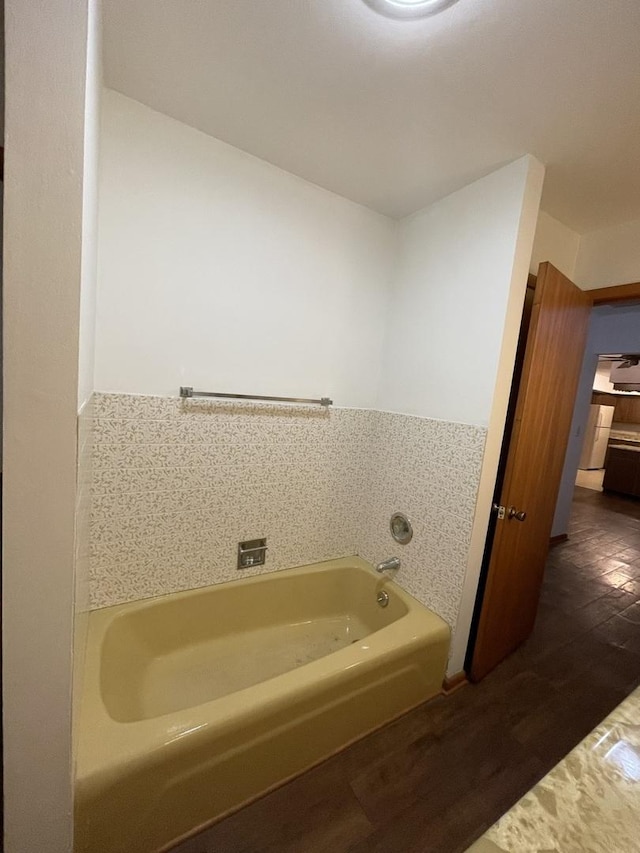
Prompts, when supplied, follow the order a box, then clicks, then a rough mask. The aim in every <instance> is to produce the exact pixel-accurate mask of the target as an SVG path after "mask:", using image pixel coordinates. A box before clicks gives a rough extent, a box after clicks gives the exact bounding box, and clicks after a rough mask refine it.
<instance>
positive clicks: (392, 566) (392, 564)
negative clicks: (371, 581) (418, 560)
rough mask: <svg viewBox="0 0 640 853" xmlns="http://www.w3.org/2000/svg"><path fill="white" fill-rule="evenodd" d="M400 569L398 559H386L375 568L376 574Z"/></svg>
mask: <svg viewBox="0 0 640 853" xmlns="http://www.w3.org/2000/svg"><path fill="white" fill-rule="evenodd" d="M399 568H400V557H387V559H386V560H383V561H382V562H381V563H378V565H377V566H376V572H390V571H397V570H398V569H399Z"/></svg>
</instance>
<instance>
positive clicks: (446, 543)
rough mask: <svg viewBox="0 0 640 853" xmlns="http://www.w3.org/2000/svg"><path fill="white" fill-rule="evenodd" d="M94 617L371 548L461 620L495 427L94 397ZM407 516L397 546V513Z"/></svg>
mask: <svg viewBox="0 0 640 853" xmlns="http://www.w3.org/2000/svg"><path fill="white" fill-rule="evenodd" d="M92 426H93V452H92V468H93V470H92V483H93V485H92V506H91V531H90V539H91V543H90V554H91V556H90V598H91V607H92V608H97V607H106V606H109V605H112V604H118V603H121V602H125V601H131V600H136V599H140V598H146V597H150V596H154V595H161V594H165V593H168V592H174V591H178V590H183V589H191V588H195V587H199V586H205V585H208V584H211V583H219V582H222V581H227V580H236V579H237V578H238V571H237V569H236V550H237V543H238V542H239V541H241V540H243V539H252V538H257V537H261V536H266V537H267V538H268V545H269V551H268V557H267V563H266V566H264V567H263V568H260V569H249V570H245V571H244V572H243V576H245V575H247V574H252V573H256V572H259V571H274V570H277V569H281V568H287V567H291V566H296V565H302V564H305V563H313V562H318V561H320V560H328V559H332V558H334V557H342V556H347V555H350V554H356V553H358V554H361V555H362V556H364V557H365V558H366V559H369V560H371V561H374V562H375V561H377V560H380V559H382V558H384V557H387V556H390V555H392V554H398V555H399V556H400V557H401V558H402V560H403V568H402V570H401V572H400V574H399V576H398V577H397V581H398V582H399V583H401V584H402V585H403V586H404V587H405V588H406V589H407V590H408V591H409V592H411V593H412V594H413V595H415V596H416V597H417V598H419V599H420V600H422V601H423V602H424V603H425V604H427V606H429V607H431V608H432V609H434V610H436V612H438V613H440V614H441V615H442V616H443V617H444V618H445V619H447V621H448V622H449V623H450V624H451V625H452V626H453V624H454V623H455V618H456V615H457V607H458V602H459V598H460V591H461V587H462V581H463V577H464V571H465V567H466V557H467V550H468V544H469V536H470V531H471V524H472V521H473V513H474V507H475V497H476V492H477V486H478V481H479V475H480V465H481V461H482V454H483V449H484V439H485V433H486V431H485V430H484V429H483V428H480V427H474V426H468V425H465V424H450V423H446V422H443V421H434V420H430V419H427V418H418V417H413V416H406V415H398V414H388V413H384V412H376V411H369V410H363V409H340V408H332V409H331V410H329V411H326V410H324V409H320V408H318V407H300V406H296V407H286V406H272V405H264V404H251V403H233V404H232V405H229V404H227V403H225V402H221V401H202V400H186V401H182V400H178V399H172V398H164V397H144V396H133V395H125V394H95V395H94V399H93V424H92ZM395 510H401V511H404V512H406V513H407V514H408V515H409V516H410V518H411V520H412V522H413V524H414V528H415V536H414V540H413V542H412V543H410V544H409V545H407V546H399V545H397V544H396V543H395V542H394V541H393V540H392V539H391V536H390V534H389V530H388V522H389V517H390V515H391V513H392V512H393V511H395Z"/></svg>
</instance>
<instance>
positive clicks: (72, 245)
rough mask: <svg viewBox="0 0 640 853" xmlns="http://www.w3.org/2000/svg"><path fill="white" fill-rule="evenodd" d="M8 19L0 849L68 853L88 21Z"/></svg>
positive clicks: (39, 7) (34, 9)
mask: <svg viewBox="0 0 640 853" xmlns="http://www.w3.org/2000/svg"><path fill="white" fill-rule="evenodd" d="M5 11H6V84H7V99H6V116H5V119H6V165H5V202H4V203H5V220H4V238H5V256H4V290H5V293H4V300H5V301H4V308H5V349H4V355H5V363H4V377H5V411H4V437H5V447H4V519H3V522H4V537H3V575H4V588H3V635H4V636H3V659H4V685H3V687H4V794H5V803H4V806H5V813H4V818H5V823H4V831H5V839H4V841H5V845H4V849H5V850H7V851H10V853H33V851H35V850H38V851H42V853H66V851H70V850H71V843H72V816H71V811H72V772H71V759H72V747H71V716H72V708H71V704H72V697H71V690H72V642H73V627H74V624H73V623H74V523H75V522H74V516H75V496H76V414H77V402H78V329H79V303H80V280H81V254H82V241H81V228H82V212H83V161H84V151H83V137H84V132H85V118H84V115H85V69H86V50H87V15H88V10H87V3H86V2H80V3H68V2H67V1H66V0H51V2H49V3H46V4H30V3H27V4H25V3H23V2H22V0H7V3H6V9H5Z"/></svg>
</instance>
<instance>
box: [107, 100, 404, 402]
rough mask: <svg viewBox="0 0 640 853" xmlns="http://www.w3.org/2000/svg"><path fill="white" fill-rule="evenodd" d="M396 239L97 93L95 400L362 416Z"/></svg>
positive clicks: (317, 193) (191, 134)
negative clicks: (235, 398)
mask: <svg viewBox="0 0 640 853" xmlns="http://www.w3.org/2000/svg"><path fill="white" fill-rule="evenodd" d="M396 230H397V227H396V224H395V223H394V222H392V221H391V220H389V219H387V218H386V217H383V216H381V215H379V214H376V213H373V212H372V211H370V210H367V209H366V208H364V207H361V206H359V205H357V204H354V203H353V202H350V201H347V200H345V199H343V198H340V197H339V196H336V195H334V194H332V193H330V192H327V191H326V190H322V189H320V188H318V187H315V186H313V185H311V184H309V183H307V182H305V181H303V180H301V179H299V178H296V177H294V176H293V175H290V174H288V173H286V172H283V171H281V170H279V169H277V168H275V167H274V166H271V165H269V164H268V163H265V162H264V161H261V160H258V159H257V158H255V157H252V156H250V155H248V154H245V153H243V152H242V151H239V150H238V149H235V148H232V147H231V146H229V145H226V144H224V143H222V142H219V141H218V140H216V139H213V138H211V137H209V136H206V135H205V134H203V133H200V132H199V131H196V130H194V129H192V128H190V127H187V126H186V125H184V124H181V123H180V122H177V121H174V120H173V119H170V118H167V117H166V116H163V115H161V114H159V113H157V112H154V111H153V110H151V109H149V108H147V107H145V106H142V105H141V104H139V103H137V102H135V101H132V100H130V99H128V98H125V97H124V96H122V95H119V94H117V93H115V92H112V91H109V90H106V91H105V92H104V97H103V126H102V139H101V179H100V231H99V239H100V248H99V256H100V261H99V289H98V322H97V332H96V374H95V383H96V388H97V389H98V390H101V391H124V392H132V393H148V394H160V395H175V394H177V392H178V388H179V386H180V385H192V386H194V387H196V388H198V387H199V388H201V389H203V390H206V389H209V390H219V391H230V392H240V393H257V394H276V395H284V396H290V395H292V396H305V397H308V396H310V397H316V396H320V395H330V396H332V398H333V399H334V400H335V402H336V403H337V404H338V405H346V406H365V407H366V406H371V405H373V403H374V401H375V397H376V393H377V386H378V377H379V357H380V340H381V337H382V335H383V328H384V315H385V310H386V306H387V296H388V287H389V280H390V276H391V270H392V265H393V261H394V257H395V247H396Z"/></svg>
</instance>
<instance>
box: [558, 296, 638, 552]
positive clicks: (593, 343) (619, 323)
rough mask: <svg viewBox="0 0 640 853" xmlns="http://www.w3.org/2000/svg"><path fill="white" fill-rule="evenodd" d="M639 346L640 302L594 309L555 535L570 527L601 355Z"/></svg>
mask: <svg viewBox="0 0 640 853" xmlns="http://www.w3.org/2000/svg"><path fill="white" fill-rule="evenodd" d="M639 350H640V305H624V304H622V305H602V306H597V307H596V308H594V309H593V310H592V312H591V322H590V325H589V336H588V338H587V344H586V347H585V354H584V360H583V362H582V372H581V374H580V381H579V384H578V391H577V393H576V402H575V407H574V411H573V421H572V423H571V433H570V438H569V444H568V447H567V454H566V456H565V462H564V469H563V472H562V481H561V483H560V491H559V493H558V501H557V503H556V512H555V517H554V519H553V529H552V531H551V535H552V536H560V535H562V534H563V533H566V532H567V530H568V527H569V517H570V515H571V502H572V500H573V488H574V484H575V481H576V473H577V471H578V463H579V461H580V451H581V450H582V442H583V440H584V427H585V425H586V423H587V417H588V414H589V404H590V403H591V392H592V389H593V378H594V375H595V372H596V368H597V366H598V355H599V354H602V353H611V352H638V351H639Z"/></svg>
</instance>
